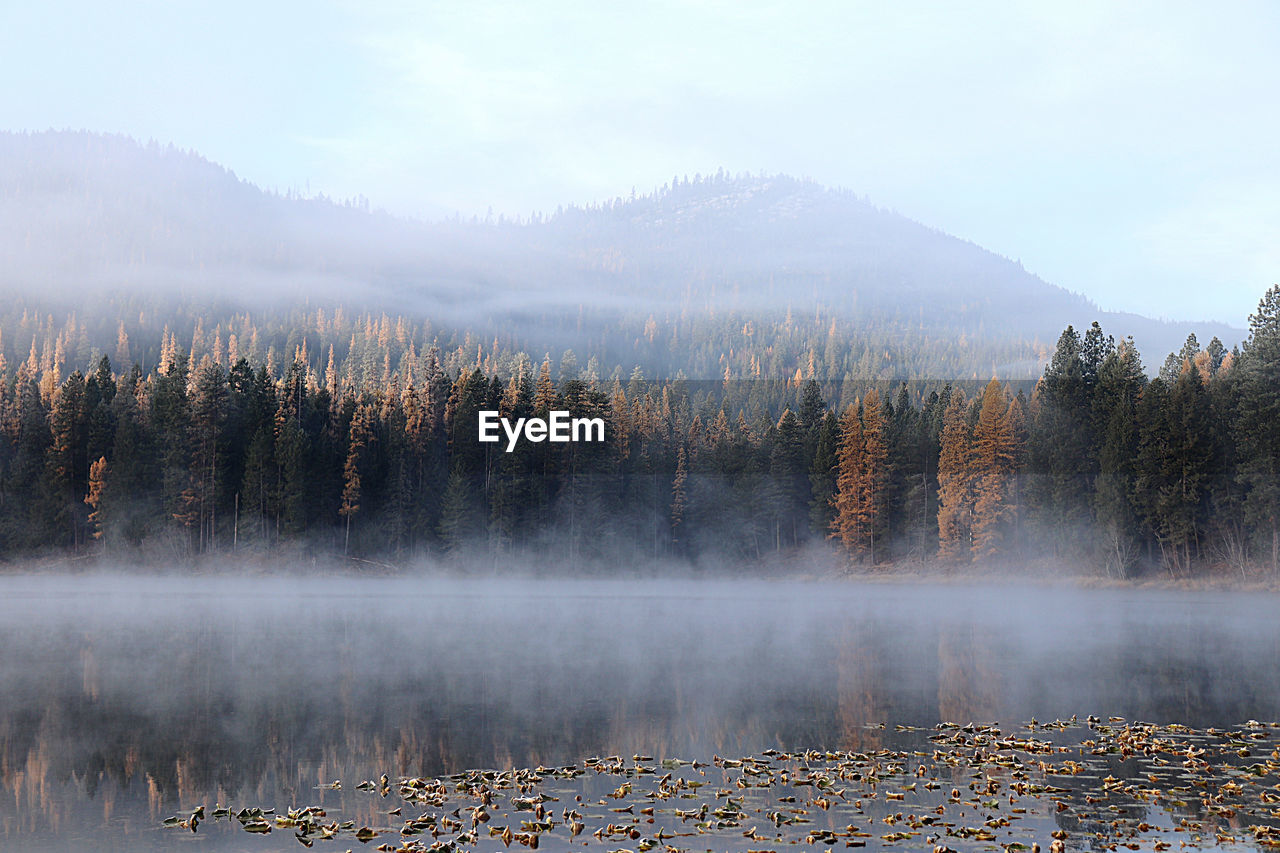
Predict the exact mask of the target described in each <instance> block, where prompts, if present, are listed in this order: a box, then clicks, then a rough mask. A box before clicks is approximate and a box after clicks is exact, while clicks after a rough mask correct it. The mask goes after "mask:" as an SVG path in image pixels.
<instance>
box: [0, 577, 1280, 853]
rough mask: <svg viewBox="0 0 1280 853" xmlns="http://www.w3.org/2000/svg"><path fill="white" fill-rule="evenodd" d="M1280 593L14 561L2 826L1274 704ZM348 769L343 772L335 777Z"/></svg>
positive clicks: (315, 801)
mask: <svg viewBox="0 0 1280 853" xmlns="http://www.w3.org/2000/svg"><path fill="white" fill-rule="evenodd" d="M1276 604H1277V599H1276V598H1275V597H1273V596H1264V595H1241V594H1227V593H1205V592H1160V591H1150V590H1142V591H1139V590H1133V591H1116V590H1065V589H1044V588H1039V589H1033V588H1027V589H1018V588H1008V587H1000V586H994V585H993V586H985V587H953V586H949V587H945V588H942V589H938V588H932V589H930V588H926V587H923V586H914V585H891V584H853V583H841V584H816V583H766V582H758V581H752V582H727V581H706V582H690V581H670V582H668V581H656V580H646V581H629V582H616V583H615V582H582V581H536V582H535V581H517V582H510V583H501V582H496V581H477V582H464V581H458V580H438V579H421V580H404V579H395V580H385V579H374V580H360V581H354V580H347V579H343V580H332V579H320V580H310V579H298V580H281V579H252V578H249V579H246V578H233V579H215V578H209V577H201V578H197V579H186V580H172V579H163V580H161V579H138V578H128V579H124V578H120V579H111V578H103V577H93V578H74V579H67V580H57V579H50V578H22V577H10V578H0V779H2V781H3V789H2V790H0V849H3V850H6V851H7V850H67V849H86V850H149V849H192V850H196V849H204V850H246V851H274V850H292V849H299V848H298V843H297V841H295V840H294V839H293V837H292V835H291V834H290V833H288V832H275V833H272V834H271V835H269V836H261V837H260V836H250V835H248V834H246V833H244V832H242V831H239V830H238V829H236V830H232V829H231V828H230V827H229V826H227V825H226V824H223V825H221V826H212V825H207V826H206V827H205V828H203V829H202V830H201V832H199V833H197V834H195V835H192V834H190V833H186V832H180V831H175V830H171V829H170V830H165V829H161V828H159V826H158V824H159V822H160V821H161V820H162V819H163V818H164V817H167V816H169V815H172V814H181V813H185V812H190V810H191V809H192V808H193V807H194V806H196V805H198V804H201V803H204V804H207V805H208V806H209V807H210V808H212V805H213V804H214V803H215V802H221V803H230V804H232V805H234V806H236V807H240V806H245V805H259V806H275V807H277V808H279V809H284V808H285V807H288V806H301V805H320V806H324V807H325V808H327V809H328V810H329V813H330V815H331V816H332V817H336V818H338V819H343V820H345V819H353V820H357V821H364V822H368V821H371V820H374V819H375V818H376V815H377V811H378V810H379V809H387V808H390V806H389V805H386V804H385V802H382V801H378V800H377V798H371V797H369V796H368V795H366V794H364V793H363V792H357V791H355V790H354V785H355V783H357V782H358V781H360V780H363V779H377V778H378V777H379V775H380V774H382V773H387V774H389V775H390V776H391V777H392V778H393V779H394V778H396V777H397V776H404V775H411V776H435V775H441V774H446V773H453V772H458V771H462V770H466V769H471V768H499V769H502V768H511V767H522V766H534V765H538V764H543V765H547V766H552V765H560V764H568V763H573V762H581V761H582V760H583V759H584V758H587V757H589V756H599V755H624V756H630V755H632V754H633V753H643V754H646V755H653V756H656V757H659V758H661V757H680V758H697V759H701V760H706V761H709V760H710V759H711V757H712V756H713V755H721V756H743V755H748V754H758V753H760V752H761V751H763V750H766V749H770V748H774V749H782V750H798V749H806V748H819V749H867V748H872V747H875V746H879V745H886V744H888V743H889V742H890V741H893V742H894V744H896V745H898V746H899V747H901V746H902V745H903V744H904V743H909V742H910V741H911V739H912V738H917V739H919V740H921V741H923V737H924V735H923V734H919V735H916V734H913V733H911V732H906V733H894V731H893V726H894V725H898V724H901V725H912V726H922V727H932V726H933V725H934V724H935V723H938V722H940V721H944V720H950V721H957V722H967V721H1004V722H1006V723H1017V722H1021V721H1026V720H1030V719H1031V718H1033V717H1035V718H1038V719H1040V720H1048V719H1052V718H1055V717H1069V716H1070V715H1072V714H1078V715H1080V716H1081V718H1083V717H1084V716H1086V715H1088V714H1097V715H1100V716H1103V717H1104V718H1105V717H1106V716H1108V715H1120V716H1124V717H1127V718H1130V719H1135V720H1149V721H1156V722H1161V723H1167V722H1178V723H1185V724H1189V725H1194V726H1201V727H1203V726H1232V725H1238V724H1240V723H1242V722H1244V721H1245V720H1248V719H1251V718H1252V719H1261V720H1270V719H1275V718H1277V717H1280V667H1278V666H1277V661H1278V660H1280V658H1278V656H1277V652H1278V651H1280V622H1278V621H1277V619H1276V617H1275V614H1276ZM880 723H888V724H889V729H888V730H880V729H878V728H875V726H877V725H878V724H880ZM333 780H342V781H343V783H344V788H343V790H341V791H334V790H323V789H318V787H317V786H320V785H322V784H324V783H328V782H331V781H333ZM740 840H741V839H740ZM324 845H327V846H324ZM350 846H353V844H352V842H350V841H349V840H347V841H342V842H318V843H317V849H321V847H323V848H324V849H332V850H338V851H341V850H345V849H346V848H347V847H350ZM354 846H357V847H359V846H360V845H359V844H358V843H357V844H355V845H354ZM372 846H373V845H370V846H369V848H368V849H372ZM619 846H625V845H619V844H614V845H606V846H604V847H602V849H613V848H616V847H619ZM704 846H705V845H704ZM495 847H496V848H499V849H500V844H499V843H497V842H496V841H491V840H488V839H486V840H485V841H484V842H482V843H481V844H480V845H479V846H478V848H477V849H481V850H490V849H494V848H495ZM517 847H518V845H515V846H513V848H512V849H516V848H517Z"/></svg>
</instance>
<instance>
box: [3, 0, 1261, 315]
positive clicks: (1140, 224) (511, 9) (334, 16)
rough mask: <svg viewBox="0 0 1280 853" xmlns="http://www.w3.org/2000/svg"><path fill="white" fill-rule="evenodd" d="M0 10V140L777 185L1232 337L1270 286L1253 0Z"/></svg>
mask: <svg viewBox="0 0 1280 853" xmlns="http://www.w3.org/2000/svg"><path fill="white" fill-rule="evenodd" d="M0 2H4V5H5V6H6V8H5V11H4V16H3V18H4V20H3V26H0V69H3V71H4V75H3V76H4V80H5V85H4V86H3V87H0V126H3V127H5V128H6V129H11V130H43V129H46V128H50V127H53V128H73V129H81V128H84V129H89V130H95V131H111V132H119V133H125V134H129V135H132V136H135V137H138V138H140V139H143V140H146V139H156V140H158V141H161V142H173V143H175V144H177V145H179V146H181V147H183V148H191V149H195V150H196V151H198V152H199V153H201V154H203V155H205V156H206V157H208V158H210V159H212V160H215V161H217V162H219V163H221V164H222V165H225V166H227V167H229V168H231V169H232V170H234V171H235V172H236V173H237V174H239V175H240V176H241V177H244V178H247V179H249V180H251V181H253V182H254V183H257V184H260V185H262V186H264V187H268V188H275V189H281V190H284V189H297V190H301V191H306V190H307V189H308V188H309V189H310V191H311V192H325V193H327V194H330V195H334V196H338V197H349V196H354V195H357V194H360V195H364V196H366V197H368V198H369V200H370V202H371V204H372V205H373V206H375V207H382V208H385V209H387V210H390V211H392V212H396V213H403V214H412V215H416V216H421V217H424V218H435V217H439V216H442V215H446V214H452V213H454V212H461V213H463V214H464V215H469V214H472V213H479V214H484V213H485V212H486V211H487V210H488V209H490V208H492V209H493V210H494V211H495V212H503V213H509V214H516V215H527V214H528V213H530V212H532V211H534V210H541V211H550V210H554V209H555V208H556V206H557V205H559V204H562V203H570V202H576V203H585V202H592V201H600V200H604V199H607V198H611V197H613V196H618V195H626V194H628V193H630V191H631V189H632V188H633V187H634V188H635V189H637V190H638V191H640V192H646V191H649V190H651V189H653V188H654V187H656V186H658V185H660V184H662V183H665V182H666V181H669V180H670V179H671V177H672V176H673V175H676V174H680V175H690V176H692V175H693V174H694V173H696V172H704V173H705V172H714V171H715V170H716V169H717V168H720V167H723V168H725V169H726V170H728V171H730V172H738V171H750V172H758V171H761V170H763V171H765V172H771V173H772V172H785V173H789V174H793V175H798V176H805V177H810V178H813V179H815V180H817V181H819V182H821V183H824V184H828V185H834V186H841V187H846V188H849V189H852V190H854V191H856V192H858V193H860V194H863V195H865V196H868V197H869V198H870V199H871V200H872V201H874V202H876V203H877V204H880V205H882V206H885V207H890V208H893V209H895V210H898V211H899V212H901V213H904V214H906V215H908V216H910V217H912V218H913V219H917V220H919V221H921V222H924V223H926V224H928V225H932V226H935V227H938V228H941V229H943V230H945V231H948V232H950V233H953V234H956V235H958V236H961V237H965V238H967V239H970V240H973V241H974V242H977V243H979V244H981V245H983V246H985V247H987V248H989V249H991V250H993V251H996V252H999V253H1001V254H1004V255H1007V256H1010V257H1013V258H1017V259H1020V260H1021V261H1022V262H1023V264H1024V265H1025V266H1026V267H1027V268H1028V269H1029V270H1031V271H1032V272H1035V273H1037V274H1039V275H1040V276H1042V277H1043V278H1045V279H1047V280H1049V281H1051V282H1054V283H1056V284H1060V285H1062V286H1064V287H1067V288H1070V289H1072V290H1077V291H1080V292H1083V293H1085V294H1087V295H1088V296H1090V297H1092V298H1093V299H1094V300H1095V301H1097V302H1098V303H1100V304H1101V305H1102V306H1103V307H1106V308H1111V309H1118V310H1133V311H1137V312H1141V313H1144V314H1148V315H1152V316H1167V317H1172V318H1178V319H1216V320H1222V321H1226V322H1230V323H1233V324H1235V325H1243V324H1244V323H1245V319H1246V317H1247V315H1248V314H1249V312H1250V311H1252V310H1253V309H1254V308H1255V307H1256V305H1257V301H1258V298H1259V297H1260V296H1261V294H1262V292H1263V291H1264V290H1265V289H1266V288H1267V287H1269V286H1270V285H1271V284H1272V283H1274V282H1277V281H1280V154H1278V153H1277V152H1280V94H1278V93H1280V3H1276V2H1274V1H1273V0H1258V1H1257V2H1218V3H1212V4H1210V3H1205V2H1194V3H1191V2H1177V0H1160V1H1159V2H1151V3H1139V2H1091V0H1073V2H1069V3H1063V2H1045V3H1039V4H1035V3H1007V2H1006V3H989V4H988V3H983V2H974V3H954V2H939V3H915V2H909V0H904V2H878V0H877V2H854V1H853V0H844V1H843V2H835V3H830V4H827V3H802V4H797V3H795V2H788V3H752V2H743V1H742V0H734V2H711V1H710V0H708V2H687V3H682V2H652V3H642V4H636V3H627V4H623V3H611V2H602V0H592V2H582V3H570V2H555V3H552V2H529V0H525V2H514V3H510V4H506V3H484V2H475V0H467V2H463V0H459V2H456V3H431V2H403V3H378V2H362V3H355V2H351V3H348V2H341V0H307V2H262V0H257V2H252V3H249V2H239V0H217V2H209V3H204V2H177V3H175V2H173V0H156V2H122V3H102V2H57V0H55V2H42V3H18V2H16V0H12V2H11V1H10V0H0ZM797 6H799V7H800V9H799V10H797V8H796V7H797ZM122 9H123V10H124V11H121V10H122Z"/></svg>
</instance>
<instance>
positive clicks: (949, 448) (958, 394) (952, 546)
mask: <svg viewBox="0 0 1280 853" xmlns="http://www.w3.org/2000/svg"><path fill="white" fill-rule="evenodd" d="M966 408H967V406H966V400H965V395H964V391H963V390H961V389H959V388H956V389H953V390H952V392H951V399H950V401H949V402H948V403H947V408H946V411H945V412H944V413H943V416H942V435H941V448H940V451H939V456H938V556H939V557H941V558H942V559H944V560H952V561H956V560H960V559H961V558H962V557H963V556H967V555H968V554H969V553H970V548H971V547H972V541H973V540H972V529H973V522H972V516H973V480H972V470H973V469H972V465H971V462H970V430H969V423H968V418H967V414H966Z"/></svg>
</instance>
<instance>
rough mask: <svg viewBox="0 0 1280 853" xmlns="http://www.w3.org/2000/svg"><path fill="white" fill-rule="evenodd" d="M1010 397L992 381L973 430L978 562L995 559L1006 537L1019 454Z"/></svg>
mask: <svg viewBox="0 0 1280 853" xmlns="http://www.w3.org/2000/svg"><path fill="white" fill-rule="evenodd" d="M1009 404H1010V400H1009V395H1008V394H1007V393H1006V392H1005V390H1004V388H1003V387H1002V386H1001V385H1000V383H999V382H998V381H997V380H995V379H992V380H991V381H990V382H988V383H987V387H986V390H984V391H983V393H982V408H981V409H980V410H979V412H978V423H977V425H976V426H975V427H974V429H973V450H972V453H971V455H970V466H971V471H970V477H971V480H972V483H973V541H972V543H971V544H970V549H971V550H972V552H973V556H974V558H975V559H983V558H988V557H991V556H994V555H995V554H996V553H998V552H999V551H1000V546H1001V543H1002V540H1003V538H1004V521H1005V520H1006V518H1007V516H1008V514H1009V503H1010V486H1011V483H1012V479H1013V470H1014V456H1015V451H1016V446H1015V438H1014V431H1013V424H1012V423H1011V422H1010V412H1009Z"/></svg>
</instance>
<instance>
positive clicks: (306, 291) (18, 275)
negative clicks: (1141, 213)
mask: <svg viewBox="0 0 1280 853" xmlns="http://www.w3.org/2000/svg"><path fill="white" fill-rule="evenodd" d="M0 256H3V257H4V259H5V263H4V264H3V265H2V266H0V290H3V292H5V293H6V295H7V296H9V297H10V298H9V299H8V300H7V304H8V311H7V312H6V314H7V316H6V317H0V332H4V333H5V334H6V337H5V338H4V339H0V347H2V348H3V349H0V351H3V352H4V353H5V355H6V356H7V357H8V358H9V359H10V360H15V359H20V358H23V357H25V356H26V355H27V352H26V351H25V349H24V348H25V347H26V346H27V345H28V344H29V343H30V341H29V340H26V335H25V334H18V333H17V331H16V329H15V328H14V326H15V323H16V322H17V321H18V320H20V318H21V316H22V315H23V313H24V312H25V313H27V314H29V315H31V316H36V317H41V318H44V319H47V318H48V317H49V316H50V315H53V316H54V317H56V319H57V321H58V322H59V324H61V323H63V322H64V321H65V319H66V318H67V317H68V316H70V315H71V314H72V313H74V314H75V315H76V316H77V318H78V321H79V323H80V324H82V325H84V326H85V327H86V329H87V331H86V334H87V336H88V339H89V347H90V348H91V349H95V348H96V350H97V351H99V352H103V353H114V352H115V338H116V337H117V336H118V333H119V327H120V326H121V325H123V326H124V329H125V332H126V333H128V334H130V335H131V336H132V338H133V340H134V343H135V345H136V346H137V347H139V348H140V349H141V348H145V349H146V351H147V353H148V357H149V358H150V359H152V360H151V361H150V362H144V363H143V366H144V367H148V368H153V367H154V366H155V364H156V361H155V359H156V358H157V357H158V352H159V347H160V345H161V339H162V336H163V331H164V328H165V327H166V326H168V327H169V328H171V329H172V330H173V331H176V332H179V333H180V334H181V335H182V336H183V337H188V336H190V335H192V334H194V333H195V332H196V322H197V320H199V321H200V322H201V325H202V326H203V327H204V329H205V330H206V331H209V332H211V333H212V332H213V331H214V330H215V329H216V328H217V327H218V326H220V325H221V326H222V327H223V332H222V333H223V335H224V336H225V335H226V334H229V332H228V331H226V330H227V329H229V328H230V327H231V326H232V325H233V324H240V325H243V317H244V316H246V315H247V316H250V317H251V318H252V321H253V325H254V326H255V327H257V328H259V329H260V330H262V333H263V338H262V346H263V351H262V352H261V353H259V354H258V355H259V356H260V358H261V359H262V360H265V359H266V349H267V348H269V347H271V346H272V345H275V346H276V347H277V350H278V353H277V355H278V358H277V363H278V364H282V363H283V362H284V360H285V355H286V354H285V350H286V349H287V347H286V344H287V339H288V336H289V333H290V331H292V330H293V329H295V328H297V327H298V326H300V325H302V323H301V315H302V314H303V313H305V312H304V310H303V309H308V310H311V311H314V310H315V309H324V310H326V311H328V312H329V314H330V316H332V314H333V312H334V311H335V310H336V309H337V308H339V307H341V308H343V309H344V311H345V313H346V315H347V316H359V315H364V314H370V315H372V316H373V317H374V318H375V319H377V318H378V317H379V316H380V315H382V314H384V313H385V314H387V315H389V316H390V317H392V318H393V320H398V321H401V322H402V323H403V324H405V325H407V326H409V327H410V328H413V329H416V330H418V332H419V334H420V339H419V340H418V341H417V345H418V347H419V348H422V347H424V346H427V345H430V344H431V343H433V342H434V343H437V344H438V345H440V346H441V347H442V348H443V349H445V350H452V349H453V348H454V347H456V346H459V345H461V346H467V345H469V343H468V342H470V344H471V345H474V344H475V343H476V342H478V341H484V342H485V343H486V344H487V345H492V344H494V343H495V339H496V344H497V346H498V348H499V349H502V350H505V351H507V352H509V353H516V352H519V351H522V350H523V351H525V352H529V353H533V354H534V357H535V358H536V357H537V356H538V355H540V354H542V353H544V352H552V353H559V352H561V351H562V350H564V349H568V348H572V349H574V350H575V352H576V353H577V355H578V356H579V358H580V359H581V360H582V361H583V362H584V363H585V362H586V361H587V360H589V359H591V358H595V359H596V361H597V363H598V364H599V365H600V369H601V371H602V372H603V373H605V374H608V373H611V372H612V371H614V370H615V369H617V370H620V371H622V372H623V373H624V374H629V373H630V372H631V371H632V369H633V368H635V367H636V366H639V367H640V368H641V369H642V370H644V371H645V372H646V373H647V374H648V375H650V376H653V375H664V376H674V375H676V374H677V373H683V374H684V375H686V376H690V377H693V378H700V379H711V378H715V379H719V378H723V377H724V376H725V375H729V376H732V377H736V378H752V377H761V376H781V375H792V374H794V373H795V372H796V371H797V370H799V371H800V372H801V373H802V374H805V375H812V376H814V377H815V378H818V379H820V380H824V381H840V380H843V379H845V378H849V377H856V378H878V379H914V378H922V377H928V378H944V379H951V378H973V379H985V378H988V377H990V376H991V375H992V374H993V373H995V374H998V375H1000V376H1002V377H1014V378H1017V377H1034V376H1035V375H1037V374H1038V372H1039V369H1040V366H1041V365H1042V364H1043V362H1044V360H1045V359H1046V358H1047V357H1048V354H1049V351H1050V350H1051V349H1052V342H1053V340H1054V339H1055V337H1056V335H1057V333H1058V331H1060V330H1061V329H1062V327H1063V326H1065V325H1067V324H1068V323H1074V324H1076V325H1086V324H1087V323H1088V322H1090V321H1092V320H1094V319H1100V320H1101V321H1102V322H1103V323H1104V324H1105V325H1107V326H1108V328H1115V329H1116V330H1117V331H1118V332H1121V333H1123V334H1127V335H1133V336H1134V337H1135V339H1136V340H1137V341H1138V343H1139V345H1140V346H1141V347H1143V348H1144V349H1145V350H1146V351H1148V352H1167V351H1170V350H1172V349H1176V348H1177V347H1178V346H1179V345H1180V344H1181V342H1182V340H1183V339H1185V337H1186V335H1187V333H1188V332H1190V331H1193V330H1194V331H1197V332H1199V333H1200V334H1201V335H1202V336H1203V337H1209V336H1211V335H1217V336H1218V337H1220V338H1221V339H1222V340H1224V341H1225V342H1226V343H1227V345H1228V346H1230V345H1232V344H1234V343H1236V342H1238V340H1239V333H1237V332H1235V331H1234V330H1232V329H1228V328H1225V327H1212V326H1210V325H1208V324H1200V325H1199V326H1196V327H1194V329H1193V327H1191V326H1190V325H1188V324H1170V323H1159V322H1155V321H1151V320H1147V319H1145V318H1140V317H1135V316H1131V315H1125V316H1116V315H1109V314H1106V313H1105V312H1100V311H1099V310H1098V309H1097V308H1096V306H1093V305H1091V304H1090V303H1089V302H1088V301H1087V300H1085V299H1084V298H1082V297H1080V296H1077V295H1075V294H1072V293H1069V292H1067V291H1065V290H1063V289H1061V288H1058V287H1055V286H1052V285H1049V284H1047V283H1045V282H1044V281H1042V280H1040V279H1038V278H1036V277H1035V276H1033V275H1031V274H1029V273H1027V272H1026V271H1025V270H1023V269H1022V268H1021V267H1020V266H1019V265H1018V264H1016V263H1014V262H1012V261H1009V260H1006V259H1003V258H1000V257H997V256H995V255H992V254H991V253H989V252H986V251H984V250H983V249H981V248H980V247H978V246H975V245H973V244H970V243H966V242H964V241H962V240H957V239H955V238H953V237H950V236H948V235H946V234H943V233H941V232H937V231H934V230H931V229H929V228H926V227H924V226H922V225H919V224H917V223H914V222H911V221H909V220H907V219H905V218H903V217H901V216H898V215H897V214H894V213H891V212H889V211H885V210H882V209H879V208H877V207H875V206H874V205H872V204H870V203H869V202H867V201H865V200H862V199H859V198H857V197H856V196H853V195H852V194H849V193H846V192H842V191H836V190H828V189H824V188H822V187H819V186H817V185H815V184H812V183H810V182H805V181H798V180H795V179H791V178H786V177H781V176H775V177H750V176H737V177H731V176H726V175H723V174H720V175H715V176H709V177H702V176H695V177H694V178H693V179H687V178H677V179H675V180H673V182H672V183H671V184H669V185H668V186H666V187H663V188H662V189H660V190H657V191H656V192H655V193H653V194H651V195H648V196H640V197H636V198H631V199H619V200H615V201H613V202H610V203H606V204H603V205H599V206H595V207H590V208H569V209H564V210H561V211H559V212H557V213H556V214H554V215H551V216H548V217H535V218H534V219H532V220H530V221H525V222H519V223H517V222H510V221H503V220H498V221H485V222H478V221H472V222H462V221H453V222H441V223H430V224H428V223H419V222H413V221H408V220H403V219H397V218H395V217H391V216H387V215H384V214H377V213H370V212H368V210H367V205H366V204H364V203H363V202H362V201H356V202H352V203H346V204H338V203H333V202H330V201H328V200H325V199H322V198H321V199H302V198H297V197H292V196H288V195H276V194H272V193H267V192H263V191H261V190H259V189H258V188H256V187H253V186H252V185H250V184H247V183H245V182H243V181H240V180H238V179H237V178H236V177H235V176H234V175H233V174H232V173H231V172H229V171H227V170H226V169H224V168H222V167H220V166H217V165H214V164H212V163H209V162H208V161H206V160H204V159H202V158H200V157H198V156H197V155H195V154H191V153H188V152H181V151H177V150H174V149H172V148H163V147H160V146H157V145H140V144H138V143H136V142H133V141H132V140H129V139H126V138H123V137H113V136H100V135H93V134H87V133H42V134H0ZM271 329H274V330H278V333H276V332H268V331H267V330H271ZM273 334H274V335H275V336H274V337H271V335H273ZM312 343H313V348H312V352H313V354H314V353H316V352H317V351H318V348H317V347H316V346H314V344H316V342H315V341H313V342H312ZM347 343H349V338H348V339H347V340H344V341H340V342H338V346H339V347H342V346H345V345H346V344H347ZM144 345H145V347H144ZM490 348H492V346H490ZM139 354H140V353H139ZM288 355H289V356H292V353H288ZM135 357H136V356H135ZM76 366H79V367H81V368H87V366H88V365H86V364H84V363H83V362H78V363H77V365H76Z"/></svg>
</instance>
